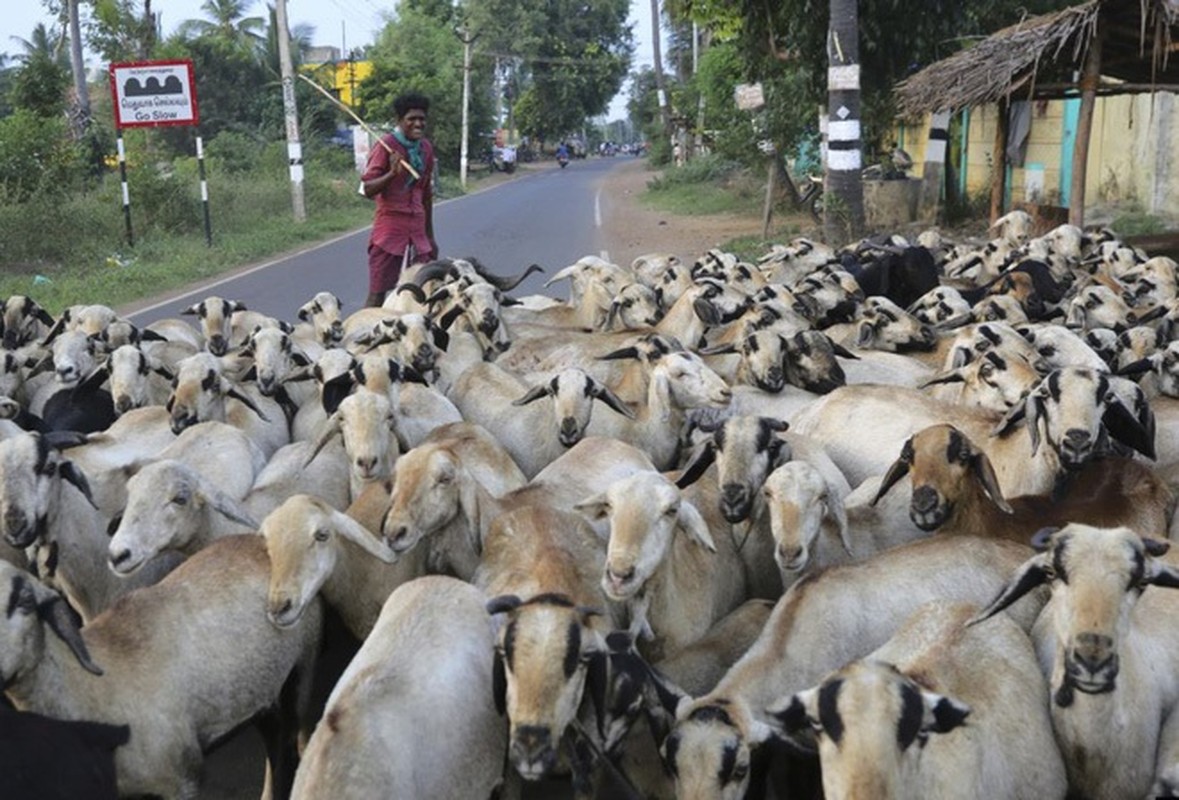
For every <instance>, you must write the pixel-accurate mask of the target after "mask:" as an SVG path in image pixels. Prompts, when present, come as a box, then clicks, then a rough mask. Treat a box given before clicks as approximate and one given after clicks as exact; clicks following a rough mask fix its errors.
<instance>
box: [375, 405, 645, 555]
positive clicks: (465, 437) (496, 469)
mask: <svg viewBox="0 0 1179 800" xmlns="http://www.w3.org/2000/svg"><path fill="white" fill-rule="evenodd" d="M464 424H465V425H468V428H469V429H468V430H466V431H463V430H462V429H461V428H457V426H456V431H458V432H459V433H461V434H462V435H460V436H456V437H454V438H455V441H448V440H447V438H446V436H445V434H446V433H447V432H448V431H447V430H446V429H439V431H438V435H437V436H436V437H435V441H432V442H426V443H424V444H422V445H420V446H418V447H415V448H414V449H413V450H410V451H409V452H408V453H406V454H405V455H404V456H402V457H401V459H400V460H399V461H398V462H397V467H396V469H395V474H394V483H393V494H392V498H391V503H390V506H389V511H388V513H387V514H386V515H385V518H384V519H383V520H382V522H381V526H380V528H381V532H382V534H383V535H384V536H385V538H386V540H387V541H388V543H389V546H390V547H392V548H393V549H394V550H395V551H396V552H398V553H405V552H407V551H409V550H411V549H412V548H414V547H415V546H417V545H418V544H419V543H421V542H422V540H423V539H425V538H427V537H428V538H429V543H428V544H429V547H428V549H429V551H430V563H431V568H432V569H433V570H434V571H440V570H446V571H448V572H450V573H452V574H454V575H457V576H458V577H460V578H469V577H470V576H471V575H473V574H474V572H475V569H476V567H477V566H478V565H479V561H480V554H481V552H482V550H483V542H484V539H485V538H486V536H487V533H488V530H489V527H490V525H491V523H492V522H493V521H494V520H495V519H496V518H497V517H498V516H500V515H501V514H503V513H505V512H506V511H508V510H510V509H512V508H516V507H518V506H522V505H526V504H528V503H544V504H548V505H551V506H553V507H555V508H562V509H572V508H573V505H574V504H575V503H577V502H578V501H579V500H582V499H584V498H585V497H587V496H589V495H590V494H592V493H593V492H595V491H599V490H601V489H604V488H605V487H606V486H608V485H609V484H610V483H611V482H613V481H614V480H617V479H618V478H622V477H625V476H627V475H630V474H633V473H635V472H654V471H655V465H654V464H652V463H651V460H650V458H648V457H647V456H646V454H644V453H643V452H642V451H640V450H638V449H637V448H635V447H632V446H631V445H628V444H625V443H623V442H619V441H616V440H613V439H603V438H600V437H589V438H586V439H582V440H581V441H580V442H578V443H577V444H576V445H574V446H573V447H571V448H570V449H569V451H568V452H567V453H565V455H563V456H561V457H560V458H558V459H557V460H556V461H554V462H553V463H552V464H550V465H549V466H547V467H546V468H545V469H543V470H541V471H540V472H539V473H538V474H537V475H536V477H535V478H533V479H532V481H531V482H530V483H528V484H527V485H524V482H523V475H522V474H521V473H519V472H518V471H517V472H516V475H519V482H516V480H515V478H514V476H512V477H511V478H510V479H509V480H505V478H507V477H508V476H511V469H510V467H509V466H508V465H509V464H510V463H511V462H510V457H509V456H507V454H506V452H505V451H504V450H503V448H502V447H501V446H500V445H499V444H498V443H497V442H495V441H494V439H492V438H491V437H490V435H489V434H487V432H486V431H482V429H480V428H478V427H477V426H470V425H469V423H464ZM464 441H467V442H469V443H468V444H466V445H465V446H462V447H460V446H456V445H462V444H463V443H464ZM471 443H476V444H478V447H473V446H472V444H471ZM603 538H605V537H604V536H603Z"/></svg>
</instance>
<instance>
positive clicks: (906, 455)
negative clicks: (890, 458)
mask: <svg viewBox="0 0 1179 800" xmlns="http://www.w3.org/2000/svg"><path fill="white" fill-rule="evenodd" d="M912 447H913V440H912V439H909V440H908V441H906V442H905V446H904V447H902V448H901V455H900V457H899V458H898V459H897V460H896V461H894V462H892V466H890V467H889V468H888V472H886V473H884V479H883V480H882V481H880V488H879V489H877V490H876V496H875V497H873V498H872V502H871V504H870V505H876V504H877V503H879V502H880V498H882V497H884V496H885V495H886V494H888V490H889V489H891V488H892V487H893V486H895V485H896V482H897V481H899V480H900V479H901V478H903V477H905V476H906V475H908V474H909V462H910V461H911V460H912Z"/></svg>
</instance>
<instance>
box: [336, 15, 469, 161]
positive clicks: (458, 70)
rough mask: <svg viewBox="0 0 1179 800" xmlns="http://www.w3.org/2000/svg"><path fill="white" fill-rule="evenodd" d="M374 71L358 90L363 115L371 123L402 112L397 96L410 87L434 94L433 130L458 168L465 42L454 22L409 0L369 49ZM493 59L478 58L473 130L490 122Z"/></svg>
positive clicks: (440, 152) (439, 148)
mask: <svg viewBox="0 0 1179 800" xmlns="http://www.w3.org/2000/svg"><path fill="white" fill-rule="evenodd" d="M369 58H370V60H371V61H372V63H373V72H372V74H371V75H370V76H369V77H368V78H366V79H365V80H364V81H363V82H361V84H360V86H359V87H358V90H357V95H358V99H359V105H360V112H361V116H363V117H365V118H366V119H368V120H369V122H370V123H380V122H381V121H387V122H391V121H392V120H394V119H395V118H396V114H395V112H394V110H393V99H394V98H395V97H397V96H398V95H400V94H402V93H404V92H407V91H411V90H412V91H418V92H421V93H423V94H425V95H426V96H427V97H429V98H430V121H429V128H428V131H427V135H428V136H429V138H430V141H431V142H433V143H434V148H435V152H436V153H437V157H438V161H439V163H440V164H441V165H443V166H445V167H448V168H457V167H458V163H459V151H460V149H461V142H462V122H461V120H462V88H463V73H462V69H463V44H462V42H461V41H459V38H458V36H456V35H455V33H454V30H453V28H452V27H451V26H450V25H448V24H445V23H443V22H441V21H439V20H438V19H437V18H436V17H433V16H431V15H429V14H426V13H423V12H421V11H418V10H416V9H415V8H414V7H412V6H409V5H406V6H402V7H401V8H399V10H398V15H397V18H396V19H394V20H392V21H390V22H389V24H388V25H386V26H385V28H384V30H382V31H381V35H380V37H379V39H378V40H377V42H376V44H374V45H373V47H372V49H371V50H370V52H369ZM490 67H491V65H490V63H489V62H488V61H487V60H486V59H481V60H480V61H479V62H476V63H474V64H472V70H471V107H470V114H471V117H470V119H471V122H470V126H471V130H472V131H480V130H487V129H489V128H490V123H491V111H490V102H489V98H490V87H491V69H490Z"/></svg>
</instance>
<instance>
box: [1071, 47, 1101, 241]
mask: <svg viewBox="0 0 1179 800" xmlns="http://www.w3.org/2000/svg"><path fill="white" fill-rule="evenodd" d="M1100 77H1101V34H1100V33H1098V34H1097V35H1096V36H1094V37H1093V40H1092V41H1090V42H1089V52H1088V53H1086V54H1085V68H1084V70H1083V72H1082V73H1081V113H1080V119H1079V120H1078V121H1077V141H1076V144H1075V145H1074V147H1073V180H1072V188H1071V189H1070V191H1069V209H1068V222H1069V224H1070V225H1076V226H1077V227H1078V228H1080V227H1083V226H1084V224H1085V170H1086V168H1087V167H1088V165H1089V139H1090V137H1091V135H1092V133H1093V108H1094V106H1096V105H1097V81H1098V79H1099V78H1100Z"/></svg>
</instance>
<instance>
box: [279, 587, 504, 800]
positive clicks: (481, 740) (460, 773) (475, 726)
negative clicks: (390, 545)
mask: <svg viewBox="0 0 1179 800" xmlns="http://www.w3.org/2000/svg"><path fill="white" fill-rule="evenodd" d="M485 604H486V598H485V597H484V596H483V593H482V592H480V591H479V590H478V589H476V588H475V587H473V586H471V585H469V584H466V583H463V582H461V581H458V580H455V579H454V578H448V577H443V576H428V577H424V578H419V579H418V580H415V581H412V582H410V583H407V584H405V585H403V586H400V587H398V588H397V589H396V590H394V592H393V593H392V594H391V595H390V596H389V599H388V600H387V601H386V602H385V604H384V607H383V608H382V609H381V615H380V617H379V618H378V619H377V622H376V625H375V626H374V627H373V629H372V631H371V632H370V633H369V635H368V637H367V638H366V639H365V640H364V644H363V646H362V647H361V648H360V651H359V652H358V653H357V654H356V655H355V657H353V659H352V661H351V663H349V664H348V668H347V669H346V670H345V671H344V674H343V675H341V676H340V679H339V680H338V681H337V682H336V686H335V688H334V689H333V690H332V694H331V697H330V698H328V703H327V707H326V708H325V709H324V716H323V719H322V720H320V723H319V725H318V726H317V727H316V729H315V733H313V734H312V736H311V740H310V741H309V742H308V743H307V748H306V749H305V750H304V752H303V758H302V760H301V762H300V764H299V771H298V774H297V775H296V778H295V786H294V789H293V791H292V794H291V797H292V798H293V800H317V799H318V798H322V800H336V798H339V797H343V796H346V797H404V798H413V797H421V798H427V797H428V798H433V799H435V800H469V799H470V798H485V797H489V796H491V795H492V793H493V790H494V789H495V787H496V786H497V785H498V784H499V783H500V782H501V780H502V778H503V766H504V756H505V754H506V750H507V724H506V722H505V720H504V718H503V717H502V716H501V715H500V714H499V713H497V711H496V708H495V703H494V701H493V698H492V691H491V690H492V661H493V659H494V657H495V635H494V627H493V625H492V623H491V620H490V618H489V617H488V616H487V611H486V609H485V608H484V606H485Z"/></svg>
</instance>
